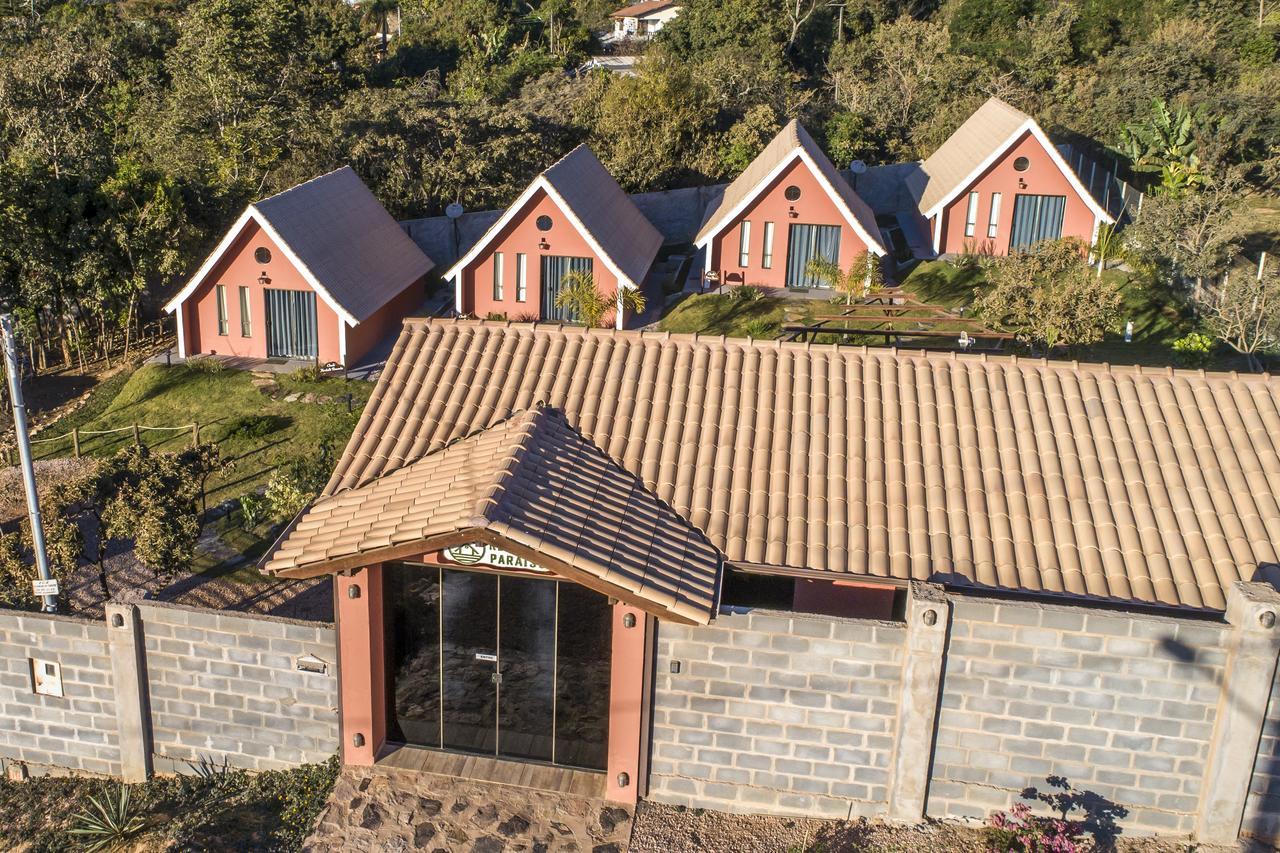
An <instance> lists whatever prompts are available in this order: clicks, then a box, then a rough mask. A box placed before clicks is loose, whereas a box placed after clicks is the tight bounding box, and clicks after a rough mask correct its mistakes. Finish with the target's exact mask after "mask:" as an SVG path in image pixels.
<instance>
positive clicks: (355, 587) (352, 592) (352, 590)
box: [347, 583, 360, 598]
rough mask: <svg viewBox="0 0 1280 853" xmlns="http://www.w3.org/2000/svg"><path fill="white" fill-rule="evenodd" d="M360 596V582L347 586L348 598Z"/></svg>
mask: <svg viewBox="0 0 1280 853" xmlns="http://www.w3.org/2000/svg"><path fill="white" fill-rule="evenodd" d="M359 597H360V585H359V584H354V583H353V584H352V585H351V586H349V587H347V598H359Z"/></svg>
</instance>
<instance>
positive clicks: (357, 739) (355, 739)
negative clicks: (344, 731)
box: [351, 732, 364, 748]
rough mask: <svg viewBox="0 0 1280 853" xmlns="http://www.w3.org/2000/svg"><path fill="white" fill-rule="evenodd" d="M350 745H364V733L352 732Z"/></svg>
mask: <svg viewBox="0 0 1280 853" xmlns="http://www.w3.org/2000/svg"><path fill="white" fill-rule="evenodd" d="M351 745H352V746H354V747H357V748H359V747H362V746H364V735H362V734H360V732H356V733H355V734H353V735H352V736H351Z"/></svg>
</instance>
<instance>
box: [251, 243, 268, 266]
mask: <svg viewBox="0 0 1280 853" xmlns="http://www.w3.org/2000/svg"><path fill="white" fill-rule="evenodd" d="M253 259H254V260H255V261H257V262H258V263H260V264H269V263H271V250H270V249H268V248H267V247H266V246H259V247H258V248H256V249H254V250H253Z"/></svg>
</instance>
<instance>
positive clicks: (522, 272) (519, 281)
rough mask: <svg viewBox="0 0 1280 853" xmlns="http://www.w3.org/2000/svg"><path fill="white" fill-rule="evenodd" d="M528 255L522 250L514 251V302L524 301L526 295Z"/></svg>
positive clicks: (527, 294)
mask: <svg viewBox="0 0 1280 853" xmlns="http://www.w3.org/2000/svg"><path fill="white" fill-rule="evenodd" d="M528 266H529V256H528V255H526V254H525V253H524V252H516V302H524V301H525V300H526V299H527V298H528V296H529V291H528V279H527V278H526V276H527V275H528Z"/></svg>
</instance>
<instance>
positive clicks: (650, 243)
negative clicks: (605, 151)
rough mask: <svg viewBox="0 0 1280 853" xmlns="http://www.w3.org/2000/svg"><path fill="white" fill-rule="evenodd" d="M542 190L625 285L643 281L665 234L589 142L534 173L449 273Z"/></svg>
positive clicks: (477, 252) (464, 263)
mask: <svg viewBox="0 0 1280 853" xmlns="http://www.w3.org/2000/svg"><path fill="white" fill-rule="evenodd" d="M539 190H541V191H544V192H546V194H547V195H548V196H550V197H551V199H552V200H553V201H554V202H555V203H556V205H557V206H558V207H559V208H560V210H561V211H562V212H563V213H564V215H565V217H566V218H568V220H569V221H570V222H571V223H572V224H573V226H574V228H576V229H577V230H578V232H579V233H580V234H581V235H582V237H583V239H585V240H586V241H587V245H589V246H591V248H592V250H593V251H595V252H596V254H597V255H599V256H600V259H601V260H602V261H604V264H605V266H607V267H608V268H609V271H610V272H612V273H613V274H614V275H615V276H617V277H618V280H619V282H620V283H621V286H623V287H627V288H631V289H636V288H638V287H640V285H641V284H642V283H643V282H644V277H645V275H646V274H648V272H649V267H650V266H652V265H653V259H654V258H655V257H656V256H657V254H658V249H660V248H662V235H661V234H660V233H658V229H656V228H654V227H653V223H651V222H650V221H649V220H648V219H646V218H645V215H644V214H643V213H641V212H640V209H639V208H638V207H636V206H635V204H634V203H633V202H632V201H631V199H630V197H629V196H628V195H627V194H626V193H625V192H623V191H622V187H620V186H618V182H617V181H615V180H614V179H613V175H610V174H609V170H608V169H606V168H605V167H604V164H602V163H601V162H600V161H599V160H598V159H597V158H596V155H595V154H593V153H592V152H591V149H590V148H588V147H587V146H585V145H579V146H578V147H577V148H575V149H573V150H572V151H570V152H569V153H568V154H566V155H565V156H564V157H561V158H560V159H559V160H557V161H556V162H555V163H553V164H551V166H550V167H548V168H547V170H546V171H545V172H543V173H542V174H541V175H539V176H538V177H536V178H534V179H533V181H532V182H531V183H530V184H529V186H528V187H526V188H525V191H524V192H522V193H521V194H520V197H519V198H517V199H516V200H515V201H514V202H512V204H511V206H510V207H508V208H507V209H506V211H504V212H503V214H502V216H501V217H499V218H498V221H496V222H495V223H493V225H491V226H490V227H489V230H487V231H485V233H484V236H482V237H481V238H480V239H479V240H477V241H476V243H475V245H473V246H472V247H471V248H470V249H468V250H467V252H466V253H465V254H464V255H463V256H462V257H461V258H459V259H458V261H457V263H455V264H454V265H453V266H452V267H450V268H449V270H448V272H446V273H445V274H444V277H445V278H446V279H452V278H453V277H454V276H456V275H458V274H459V273H460V272H461V271H462V270H464V269H466V267H467V266H468V265H469V264H471V263H472V262H473V261H475V259H476V258H477V257H479V255H480V253H481V252H483V251H484V250H485V249H486V248H487V247H488V246H489V244H490V243H492V242H493V241H494V239H496V238H497V237H498V235H499V234H501V233H502V232H503V230H504V229H506V227H507V226H508V225H509V224H510V223H511V221H512V220H513V219H514V218H515V217H516V216H518V215H519V214H520V213H521V212H522V211H523V210H524V208H525V207H526V206H527V205H528V203H529V201H530V200H531V199H532V198H533V197H534V196H535V195H536V194H537V193H538V191H539Z"/></svg>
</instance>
